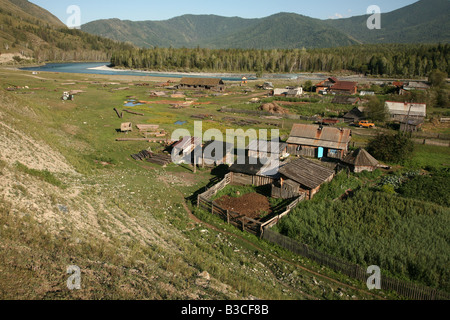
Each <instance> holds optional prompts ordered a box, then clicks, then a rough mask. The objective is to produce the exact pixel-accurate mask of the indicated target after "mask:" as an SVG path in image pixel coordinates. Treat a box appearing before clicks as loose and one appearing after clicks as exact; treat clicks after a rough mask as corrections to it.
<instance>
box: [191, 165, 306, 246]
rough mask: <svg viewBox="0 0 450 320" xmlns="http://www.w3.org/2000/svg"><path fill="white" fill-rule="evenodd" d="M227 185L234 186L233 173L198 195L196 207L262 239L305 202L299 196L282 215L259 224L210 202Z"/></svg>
mask: <svg viewBox="0 0 450 320" xmlns="http://www.w3.org/2000/svg"><path fill="white" fill-rule="evenodd" d="M229 184H234V182H233V173H229V174H227V175H226V176H225V178H224V179H223V180H222V181H221V182H219V183H218V184H216V185H215V186H213V187H212V188H210V189H209V190H207V191H206V192H204V193H202V194H200V195H198V197H197V207H199V208H202V209H205V210H206V211H208V212H211V213H212V214H213V215H216V216H218V217H220V218H222V219H223V220H224V221H226V222H227V223H228V224H231V225H234V226H235V227H237V228H239V229H240V230H242V231H247V232H249V233H251V234H254V235H256V236H259V237H261V238H262V237H263V234H264V231H265V229H266V228H271V227H273V226H274V225H276V224H277V223H278V222H279V221H280V219H282V218H283V217H284V216H286V215H288V214H289V213H290V212H291V210H292V209H293V208H295V207H296V206H297V205H298V204H299V203H300V202H301V201H303V200H305V198H306V197H305V195H304V194H302V195H300V196H299V197H297V198H295V199H294V200H293V201H292V202H291V203H290V204H289V205H288V206H287V207H286V209H285V210H284V212H283V213H281V214H278V215H276V216H274V217H272V218H271V219H270V220H268V221H264V222H261V221H257V220H255V219H252V218H249V217H247V216H246V215H243V214H240V213H238V212H234V211H231V210H226V209H223V208H222V207H220V206H219V205H218V204H217V203H216V202H215V201H212V200H211V198H212V197H213V196H215V195H216V194H217V193H218V192H219V191H220V190H222V189H224V188H225V187H226V186H227V185H229Z"/></svg>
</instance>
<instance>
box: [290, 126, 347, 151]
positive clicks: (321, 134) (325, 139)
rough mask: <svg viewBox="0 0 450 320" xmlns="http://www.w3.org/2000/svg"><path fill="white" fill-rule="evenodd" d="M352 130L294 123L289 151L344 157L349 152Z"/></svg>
mask: <svg viewBox="0 0 450 320" xmlns="http://www.w3.org/2000/svg"><path fill="white" fill-rule="evenodd" d="M351 134H352V132H351V130H349V129H342V128H334V127H323V126H321V125H308V124H294V126H293V127H292V131H291V134H290V136H289V139H288V140H287V144H288V153H289V154H291V155H296V156H306V157H311V158H324V157H327V158H333V159H342V158H343V157H344V156H345V155H346V154H347V152H348V146H349V143H350V140H351Z"/></svg>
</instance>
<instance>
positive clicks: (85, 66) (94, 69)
mask: <svg viewBox="0 0 450 320" xmlns="http://www.w3.org/2000/svg"><path fill="white" fill-rule="evenodd" d="M108 65H109V62H72V63H47V64H45V65H42V66H38V67H25V68H20V69H21V70H27V71H36V72H61V73H81V74H100V75H122V76H142V77H161V78H183V77H198V78H204V77H208V78H220V79H222V80H224V81H241V80H242V77H247V79H248V80H295V79H301V80H323V79H324V78H325V77H326V75H325V74H311V73H303V74H265V75H264V76H263V77H262V78H260V79H258V78H256V77H255V75H254V74H237V73H233V74H230V73H183V72H156V71H150V72H147V71H139V70H118V69H113V68H109V67H108Z"/></svg>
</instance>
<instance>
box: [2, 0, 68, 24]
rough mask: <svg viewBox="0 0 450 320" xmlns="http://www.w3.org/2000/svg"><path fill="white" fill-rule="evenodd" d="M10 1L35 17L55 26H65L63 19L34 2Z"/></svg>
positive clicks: (25, 0) (23, 0)
mask: <svg viewBox="0 0 450 320" xmlns="http://www.w3.org/2000/svg"><path fill="white" fill-rule="evenodd" d="M9 2H10V3H12V4H13V5H15V6H17V7H18V8H20V9H22V11H23V12H25V13H27V14H29V15H30V16H32V17H34V18H38V19H40V20H42V21H45V22H46V23H48V24H51V25H54V26H58V27H65V25H64V23H62V22H61V20H59V19H58V18H57V17H55V16H54V15H53V14H51V13H50V12H48V11H47V10H45V9H43V8H41V7H39V6H37V5H35V4H34V3H31V2H29V1H27V0H9ZM2 7H3V5H2Z"/></svg>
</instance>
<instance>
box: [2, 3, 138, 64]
mask: <svg viewBox="0 0 450 320" xmlns="http://www.w3.org/2000/svg"><path fill="white" fill-rule="evenodd" d="M0 21H1V22H0V55H2V59H0V63H19V62H22V61H23V60H28V61H31V62H44V61H80V60H81V61H105V60H109V58H110V56H111V52H112V51H113V50H119V49H130V48H132V46H130V45H126V44H124V43H117V42H116V41H112V40H111V39H106V38H101V37H99V36H95V35H92V34H88V33H86V32H83V31H80V30H71V29H69V28H68V27H67V26H66V25H65V24H64V23H62V22H61V21H60V20H59V19H58V18H57V17H55V16H54V15H53V14H51V13H50V12H48V11H47V10H45V9H43V8H41V7H39V6H37V5H35V4H33V3H31V2H29V1H27V0H0Z"/></svg>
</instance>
